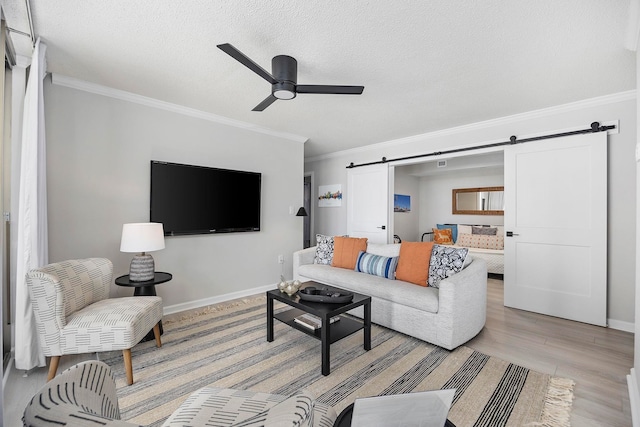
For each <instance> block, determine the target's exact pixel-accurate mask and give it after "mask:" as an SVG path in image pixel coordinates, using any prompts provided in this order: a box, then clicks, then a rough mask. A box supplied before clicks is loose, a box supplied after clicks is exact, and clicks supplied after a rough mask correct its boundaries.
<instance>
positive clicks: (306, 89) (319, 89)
mask: <svg viewBox="0 0 640 427" xmlns="http://www.w3.org/2000/svg"><path fill="white" fill-rule="evenodd" d="M363 90H364V86H331V85H297V86H296V92H297V93H327V94H338V95H360V94H362V91H363Z"/></svg>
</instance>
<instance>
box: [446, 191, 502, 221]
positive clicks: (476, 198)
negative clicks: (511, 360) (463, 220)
mask: <svg viewBox="0 0 640 427" xmlns="http://www.w3.org/2000/svg"><path fill="white" fill-rule="evenodd" d="M452 213H453V214H459V215H504V187H478V188H454V189H453V203H452Z"/></svg>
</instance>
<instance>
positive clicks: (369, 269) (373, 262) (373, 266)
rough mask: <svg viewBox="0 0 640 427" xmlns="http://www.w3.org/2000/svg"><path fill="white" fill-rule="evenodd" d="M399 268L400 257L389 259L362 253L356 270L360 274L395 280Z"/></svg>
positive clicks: (357, 261)
mask: <svg viewBox="0 0 640 427" xmlns="http://www.w3.org/2000/svg"><path fill="white" fill-rule="evenodd" d="M397 267H398V257H391V258H389V257H384V256H381V255H374V254H371V253H368V252H364V251H360V253H359V254H358V259H357V260H356V267H355V269H354V270H355V271H359V272H360V273H367V274H374V275H376V276H380V277H384V278H386V279H395V278H396V268H397Z"/></svg>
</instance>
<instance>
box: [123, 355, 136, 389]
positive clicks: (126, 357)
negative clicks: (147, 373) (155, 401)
mask: <svg viewBox="0 0 640 427" xmlns="http://www.w3.org/2000/svg"><path fill="white" fill-rule="evenodd" d="M122 357H123V358H124V370H125V372H126V373H127V384H128V385H131V384H133V365H132V364H131V349H130V348H126V349H124V350H122Z"/></svg>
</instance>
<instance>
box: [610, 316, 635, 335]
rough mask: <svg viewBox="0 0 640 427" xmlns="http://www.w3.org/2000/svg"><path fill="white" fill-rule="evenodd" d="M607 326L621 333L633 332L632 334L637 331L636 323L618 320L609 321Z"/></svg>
mask: <svg viewBox="0 0 640 427" xmlns="http://www.w3.org/2000/svg"><path fill="white" fill-rule="evenodd" d="M607 325H608V326H609V328H611V329H617V330H619V331H624V332H631V333H632V334H633V333H635V331H636V325H635V323H631V322H625V321H623V320H616V319H607Z"/></svg>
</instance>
